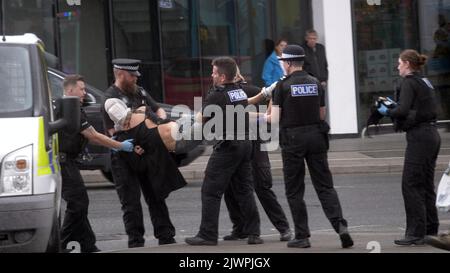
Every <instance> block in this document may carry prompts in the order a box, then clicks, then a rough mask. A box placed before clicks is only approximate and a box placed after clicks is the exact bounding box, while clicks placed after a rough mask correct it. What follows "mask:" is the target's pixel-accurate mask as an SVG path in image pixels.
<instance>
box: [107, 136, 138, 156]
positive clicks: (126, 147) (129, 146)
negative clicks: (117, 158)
mask: <svg viewBox="0 0 450 273" xmlns="http://www.w3.org/2000/svg"><path fill="white" fill-rule="evenodd" d="M133 141H134V139H127V140H125V141H123V142H121V144H122V145H121V146H120V148H119V149H114V148H113V149H111V150H113V152H128V153H131V152H133V151H134V144H133Z"/></svg>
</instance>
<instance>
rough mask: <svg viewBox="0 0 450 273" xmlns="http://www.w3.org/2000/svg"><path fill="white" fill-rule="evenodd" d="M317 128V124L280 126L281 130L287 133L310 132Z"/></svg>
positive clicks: (318, 127)
mask: <svg viewBox="0 0 450 273" xmlns="http://www.w3.org/2000/svg"><path fill="white" fill-rule="evenodd" d="M319 129H320V125H319V124H313V125H305V126H299V127H290V128H282V129H281V130H282V131H284V132H286V133H288V134H289V133H310V132H314V131H317V130H319Z"/></svg>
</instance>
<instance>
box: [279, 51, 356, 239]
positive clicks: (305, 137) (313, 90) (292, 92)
mask: <svg viewBox="0 0 450 273" xmlns="http://www.w3.org/2000/svg"><path fill="white" fill-rule="evenodd" d="M304 55H305V53H304V50H303V48H301V47H300V46H297V45H289V46H288V47H287V48H286V49H285V51H284V52H283V57H282V59H281V60H284V61H303V59H304ZM273 105H274V106H279V107H280V145H281V150H282V159H283V172H284V181H285V184H286V195H287V199H288V203H289V206H290V208H291V212H292V216H293V220H294V223H295V240H303V241H304V240H307V238H309V237H310V230H309V227H308V215H307V211H306V204H305V202H304V193H305V181H304V179H305V161H306V163H307V165H308V169H309V171H310V174H311V180H312V183H313V185H314V188H315V190H316V192H317V194H318V196H319V199H320V202H321V204H322V208H323V210H324V212H325V215H326V216H327V218H328V219H329V221H330V222H331V225H332V226H333V228H334V230H335V231H336V232H337V233H339V234H340V235H341V234H345V238H344V239H345V240H346V241H345V244H344V242H343V247H349V246H350V245H353V242H352V241H351V240H347V239H350V237H349V235H348V231H347V222H346V220H345V219H344V218H343V216H342V209H341V205H340V202H339V199H338V195H337V192H336V190H335V189H334V186H333V178H332V175H331V172H330V170H329V167H328V156H327V152H328V148H329V145H328V130H329V127H328V126H327V125H326V124H325V122H324V121H322V120H321V119H320V108H321V107H325V91H324V89H323V88H322V86H321V84H320V82H319V81H318V80H317V79H316V78H314V77H312V76H310V75H309V74H308V73H307V72H305V71H295V72H293V73H292V74H291V75H289V76H287V77H286V78H285V79H284V80H282V81H280V82H279V84H278V85H277V87H276V89H275V90H274V96H273ZM295 240H294V241H295ZM341 240H343V237H342V235H341ZM290 243H291V242H290ZM288 246H290V245H289V244H288ZM293 247H295V246H293ZM302 247H309V242H308V244H307V245H304V246H302Z"/></svg>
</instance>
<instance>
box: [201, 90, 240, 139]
mask: <svg viewBox="0 0 450 273" xmlns="http://www.w3.org/2000/svg"><path fill="white" fill-rule="evenodd" d="M207 101H208V104H209V105H217V106H219V107H220V108H221V109H222V112H223V113H222V114H223V119H222V128H223V137H224V139H226V140H237V139H241V138H246V139H247V138H248V132H249V114H248V113H247V112H246V111H245V108H246V107H247V106H248V97H247V94H246V93H245V91H244V90H243V89H242V88H241V87H240V86H239V85H237V84H227V85H225V86H222V87H216V88H214V89H213V90H212V91H211V93H210V94H209V95H208V99H207ZM207 106H208V105H206V107H207ZM227 106H228V107H227ZM230 106H232V107H230ZM227 119H228V120H227ZM230 119H232V120H230ZM230 121H232V122H233V124H234V126H228V124H230ZM227 122H228V124H227ZM215 133H216V134H218V133H221V132H218V131H217V128H216V131H215Z"/></svg>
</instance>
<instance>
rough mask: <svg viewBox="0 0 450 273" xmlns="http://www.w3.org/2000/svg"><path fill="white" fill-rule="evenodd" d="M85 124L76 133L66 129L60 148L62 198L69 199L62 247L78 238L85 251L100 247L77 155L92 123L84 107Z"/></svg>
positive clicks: (77, 240) (82, 249)
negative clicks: (89, 210)
mask: <svg viewBox="0 0 450 273" xmlns="http://www.w3.org/2000/svg"><path fill="white" fill-rule="evenodd" d="M80 109H81V108H80ZM80 118H81V127H80V131H79V132H78V133H76V134H67V133H65V132H64V131H63V132H61V133H60V135H59V150H60V162H61V176H62V189H61V192H62V198H63V199H64V201H66V203H67V207H66V211H65V215H64V222H63V224H62V228H61V242H62V248H63V249H65V248H67V244H68V243H70V242H72V241H76V242H79V243H80V246H81V252H94V251H98V249H97V247H96V246H95V242H96V238H95V234H94V232H93V231H92V227H91V224H90V223H89V219H88V208H89V197H88V194H87V190H86V186H85V185H84V181H83V178H82V177H81V174H80V170H79V169H78V165H77V162H76V158H77V157H78V155H79V154H80V153H81V152H82V150H83V149H84V147H85V146H86V144H87V140H86V138H85V137H84V136H83V135H82V134H81V132H82V131H84V130H86V129H87V128H89V127H91V125H90V124H89V122H88V121H87V118H86V114H85V112H84V111H83V109H81V115H80Z"/></svg>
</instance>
